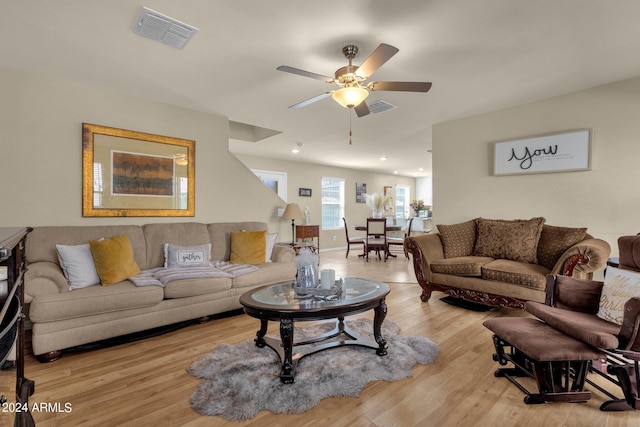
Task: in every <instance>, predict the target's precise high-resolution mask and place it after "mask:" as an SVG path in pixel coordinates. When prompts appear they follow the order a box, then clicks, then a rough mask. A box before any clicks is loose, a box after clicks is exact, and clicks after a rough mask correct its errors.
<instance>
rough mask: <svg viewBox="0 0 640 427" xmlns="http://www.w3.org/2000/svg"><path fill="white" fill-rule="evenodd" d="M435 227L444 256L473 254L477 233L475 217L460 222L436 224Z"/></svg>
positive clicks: (452, 256)
mask: <svg viewBox="0 0 640 427" xmlns="http://www.w3.org/2000/svg"><path fill="white" fill-rule="evenodd" d="M437 227H438V233H440V240H441V241H442V248H443V249H444V257H445V258H458V257H463V256H470V255H473V249H474V248H475V245H476V234H477V232H476V220H475V219H472V220H470V221H467V222H462V223H460V224H452V225H444V224H438V225H437Z"/></svg>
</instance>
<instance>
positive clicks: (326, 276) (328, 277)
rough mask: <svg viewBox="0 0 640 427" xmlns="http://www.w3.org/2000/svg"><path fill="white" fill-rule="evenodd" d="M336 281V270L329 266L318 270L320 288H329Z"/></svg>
mask: <svg viewBox="0 0 640 427" xmlns="http://www.w3.org/2000/svg"><path fill="white" fill-rule="evenodd" d="M335 281H336V271H335V270H332V269H330V268H327V269H324V270H321V271H320V286H321V287H322V289H331V288H332V287H333V285H334V284H335Z"/></svg>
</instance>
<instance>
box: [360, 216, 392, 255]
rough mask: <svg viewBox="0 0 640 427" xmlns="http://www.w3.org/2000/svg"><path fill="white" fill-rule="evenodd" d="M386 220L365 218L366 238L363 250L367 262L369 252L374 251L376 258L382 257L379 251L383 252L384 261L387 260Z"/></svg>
mask: <svg viewBox="0 0 640 427" xmlns="http://www.w3.org/2000/svg"><path fill="white" fill-rule="evenodd" d="M386 222H387V220H386V219H384V218H367V239H366V241H365V248H364V251H365V253H366V258H367V262H369V252H370V251H376V253H377V254H378V259H382V258H381V256H380V251H381V250H382V253H383V254H384V261H385V262H387V256H388V254H389V247H388V246H387V227H386Z"/></svg>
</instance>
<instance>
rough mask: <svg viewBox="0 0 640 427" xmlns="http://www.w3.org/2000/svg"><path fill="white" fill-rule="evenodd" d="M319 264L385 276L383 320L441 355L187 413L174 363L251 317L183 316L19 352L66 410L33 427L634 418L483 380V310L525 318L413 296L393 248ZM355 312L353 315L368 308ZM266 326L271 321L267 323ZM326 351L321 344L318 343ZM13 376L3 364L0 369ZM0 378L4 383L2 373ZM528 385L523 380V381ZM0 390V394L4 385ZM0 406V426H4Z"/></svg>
mask: <svg viewBox="0 0 640 427" xmlns="http://www.w3.org/2000/svg"><path fill="white" fill-rule="evenodd" d="M320 258H321V267H322V268H334V269H336V270H337V273H338V275H349V276H360V277H369V278H372V279H377V280H381V281H384V282H388V283H389V284H390V286H391V293H390V295H389V297H388V300H387V302H388V307H389V311H388V315H387V318H388V319H391V320H394V321H395V322H397V323H398V324H400V326H401V327H402V332H403V333H405V334H410V335H423V336H427V337H429V338H430V339H432V340H433V341H434V342H436V343H437V344H438V345H439V346H440V349H441V354H440V356H439V357H438V359H437V360H436V361H435V363H433V364H431V365H418V366H415V367H414V369H413V377H412V378H407V379H404V380H400V381H395V382H390V383H388V382H374V383H370V384H369V385H368V386H367V387H366V388H365V389H364V390H363V392H362V393H361V395H360V397H359V398H349V397H342V398H330V399H325V400H323V401H322V402H321V403H320V405H318V406H317V407H315V408H314V409H312V410H310V411H308V412H306V413H304V414H301V415H274V414H271V413H270V412H266V411H262V412H260V413H259V414H258V415H257V416H256V417H255V418H254V419H251V420H248V421H245V422H229V421H226V420H224V419H222V418H220V417H207V416H202V415H199V414H198V413H196V412H194V411H193V410H192V409H191V407H190V405H189V397H190V395H191V392H192V391H193V390H194V389H195V387H196V386H197V384H198V382H199V380H198V379H196V378H193V377H191V376H189V375H188V374H187V373H186V372H185V370H186V368H187V367H188V366H189V364H190V363H191V362H192V361H194V360H195V359H197V358H198V357H200V356H202V355H204V354H206V353H207V352H208V351H210V350H211V349H213V348H214V347H215V346H216V345H218V344H220V343H236V342H240V341H244V340H251V339H253V338H254V336H255V332H256V330H257V328H258V322H257V320H255V319H253V318H250V317H248V316H246V315H243V314H241V315H237V316H233V317H229V318H224V319H217V320H213V321H211V322H209V323H206V324H202V325H192V326H189V327H186V328H184V329H180V330H178V331H175V332H171V333H167V334H165V335H162V336H158V337H154V338H148V339H145V340H143V341H139V342H134V343H129V344H123V345H119V346H115V347H111V348H106V349H101V350H93V351H87V352H79V353H72V354H66V355H65V356H64V357H63V358H62V359H61V360H59V361H57V362H53V363H49V364H40V363H38V362H37V361H36V360H35V359H34V358H33V357H32V356H30V357H29V358H28V360H27V364H26V373H27V377H28V378H30V379H32V380H34V381H35V382H36V392H35V394H34V395H33V396H32V398H31V401H32V402H60V403H62V404H64V403H70V404H71V405H72V411H71V412H69V413H57V414H53V413H35V414H34V418H35V420H36V423H37V425H38V426H136V427H143V426H260V427H265V426H267V427H268V426H283V425H297V426H307V427H312V426H332V427H341V426H345V427H347V426H362V427H365V426H366V427H371V426H380V427H383V426H384V427H388V426H491V427H496V426H516V425H517V426H544V427H552V426H553V427H556V426H576V427H577V426H580V427H583V426H627V425H639V424H640V413H638V412H620V413H604V412H601V411H599V410H598V407H599V405H600V404H601V403H602V402H603V401H604V400H605V398H604V396H603V395H602V394H601V393H599V392H598V391H593V397H592V399H591V401H589V402H587V403H579V404H571V403H555V404H544V405H532V406H528V405H525V404H524V403H523V401H522V398H523V395H522V393H521V392H520V391H519V390H518V389H517V388H516V387H515V386H513V385H512V384H511V383H509V382H508V381H507V380H506V379H504V378H500V379H498V378H494V376H493V372H494V370H495V369H496V368H498V365H497V364H496V363H495V362H493V360H492V357H491V356H492V353H493V345H492V342H491V333H490V331H489V330H487V329H485V328H484V327H483V326H482V322H483V320H484V319H487V318H493V317H497V316H524V315H525V313H523V312H521V311H514V310H507V309H502V310H495V311H490V312H486V313H477V312H472V311H467V310H464V309H460V308H456V307H452V306H449V305H447V304H445V303H443V302H442V301H440V300H439V298H440V297H442V296H443V295H442V294H440V293H434V296H433V298H432V299H431V301H430V302H429V303H422V302H421V301H420V299H419V295H420V289H419V286H418V285H417V284H416V283H415V276H414V274H413V267H412V266H411V264H410V262H409V261H408V260H407V259H406V258H404V256H403V255H402V254H400V255H399V256H398V258H391V259H389V260H388V261H387V262H386V263H385V262H382V261H378V260H377V259H371V260H370V261H369V262H368V263H367V262H365V261H364V260H362V259H359V258H357V251H353V250H352V252H351V254H350V257H349V259H348V260H345V258H344V251H332V252H323V253H322V254H321V257H320ZM371 315H372V313H364V314H362V315H361V316H371ZM272 328H273V326H272ZM329 351H330V350H329ZM11 374H13V373H11ZM1 375H2V377H1V378H2V380H3V381H2V384H6V383H7V382H8V378H9V377H8V375H9V374H7V373H2V374H1ZM527 385H530V386H531V387H532V389H533V383H531V382H527ZM0 392H2V393H4V394H7V392H6V391H3V390H0ZM9 420H10V417H7V414H0V425H2V426H4V425H10V422H9Z"/></svg>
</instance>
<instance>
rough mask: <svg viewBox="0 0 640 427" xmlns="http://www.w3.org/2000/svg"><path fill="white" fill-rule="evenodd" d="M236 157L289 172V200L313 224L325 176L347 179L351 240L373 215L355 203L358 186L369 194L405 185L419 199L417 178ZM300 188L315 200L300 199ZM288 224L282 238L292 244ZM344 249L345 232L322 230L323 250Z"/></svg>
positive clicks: (258, 166) (317, 221)
mask: <svg viewBox="0 0 640 427" xmlns="http://www.w3.org/2000/svg"><path fill="white" fill-rule="evenodd" d="M236 155H237V156H238V158H239V159H240V160H241V161H242V162H243V163H245V164H246V165H247V167H249V168H251V169H263V170H270V171H279V172H287V182H288V184H287V201H288V202H289V203H297V204H298V205H299V206H300V209H302V210H303V211H304V209H305V208H306V207H309V210H310V211H311V223H312V224H320V223H321V212H322V199H321V195H322V188H321V181H322V177H332V178H344V180H345V198H346V203H345V218H346V220H347V224H348V225H349V228H350V232H349V235H350V237H353V236H356V235H363V234H364V233H363V232H356V231H353V226H354V225H356V224H365V223H366V220H365V219H366V218H367V217H369V216H371V209H370V208H369V207H368V206H367V205H366V204H365V203H356V202H355V200H356V183H365V184H367V193H369V194H370V193H379V194H382V193H383V192H384V187H385V186H391V187H392V189H393V191H395V186H396V185H397V184H404V185H408V186H409V187H410V188H411V190H410V193H411V198H414V197H415V188H416V180H415V178H409V177H403V176H397V175H386V174H379V173H373V172H367V171H361V170H356V169H347V168H339V167H332V166H323V165H316V164H311V163H301V162H296V161H287V160H280V159H270V158H265V157H257V156H248V155H243V154H236ZM265 187H266V186H265ZM299 188H310V189H311V197H300V196H299V195H298V189H299ZM383 215H395V211H385V212H383ZM283 222H285V221H283ZM286 223H287V224H286V225H285V226H284V227H283V228H282V233H283V234H281V236H280V240H282V241H290V239H291V222H290V221H287V222H286ZM301 223H304V222H302V221H296V224H301ZM342 247H346V245H345V235H344V229H336V230H321V231H320V248H321V250H323V249H329V248H342Z"/></svg>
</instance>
